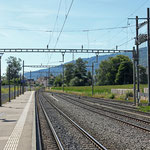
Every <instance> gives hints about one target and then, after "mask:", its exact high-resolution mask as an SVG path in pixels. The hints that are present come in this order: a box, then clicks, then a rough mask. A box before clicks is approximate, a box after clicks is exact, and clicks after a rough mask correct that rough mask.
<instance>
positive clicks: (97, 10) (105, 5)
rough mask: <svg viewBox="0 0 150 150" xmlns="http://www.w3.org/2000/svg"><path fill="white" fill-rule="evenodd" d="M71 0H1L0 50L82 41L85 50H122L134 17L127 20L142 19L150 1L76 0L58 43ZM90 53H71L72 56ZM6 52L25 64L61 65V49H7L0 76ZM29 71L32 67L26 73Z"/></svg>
mask: <svg viewBox="0 0 150 150" xmlns="http://www.w3.org/2000/svg"><path fill="white" fill-rule="evenodd" d="M60 1H61V3H60ZM71 1H72V0H55V1H52V0H44V1H42V0H7V1H6V0H0V48H46V47H47V44H49V48H81V46H82V45H83V48H100V49H114V48H115V47H116V45H118V49H121V50H124V49H132V48H133V46H134V43H135V41H134V40H133V38H134V37H135V20H128V18H129V17H132V18H134V17H135V16H139V17H146V12H147V7H150V0H125V1H124V0H74V1H73V5H72V7H71V9H70V12H69V15H68V18H67V20H66V23H65V26H64V28H63V32H62V33H61V35H60V38H59V40H58V43H57V44H56V41H57V39H58V35H59V33H60V31H61V28H62V25H63V22H64V20H65V17H66V14H67V12H68V10H69V7H70V5H71ZM59 6H60V9H58V8H59ZM58 12H59V13H58ZM120 27H121V28H120ZM124 27H125V28H124ZM112 28H113V29H112ZM114 28H115V29H114ZM95 29H96V30H95ZM97 29H98V30H97ZM47 31H54V32H47ZM145 32H146V28H143V30H141V33H145ZM143 46H145V45H143ZM94 55H95V54H75V56H74V58H75V59H77V58H79V57H82V58H88V57H91V56H94ZM9 56H15V57H17V58H21V59H22V60H24V61H25V65H34V64H37V65H39V64H46V65H59V64H61V63H60V61H61V60H62V55H61V54H59V53H58V54H56V53H21V54H17V53H15V54H14V53H9V54H8V53H5V54H4V55H3V56H2V74H5V72H6V67H7V63H6V59H8V57H9ZM72 59H73V58H72V54H65V62H68V61H71V60H72ZM30 70H31V71H32V70H35V69H32V68H28V69H27V68H26V70H25V71H30ZM36 70H37V69H36Z"/></svg>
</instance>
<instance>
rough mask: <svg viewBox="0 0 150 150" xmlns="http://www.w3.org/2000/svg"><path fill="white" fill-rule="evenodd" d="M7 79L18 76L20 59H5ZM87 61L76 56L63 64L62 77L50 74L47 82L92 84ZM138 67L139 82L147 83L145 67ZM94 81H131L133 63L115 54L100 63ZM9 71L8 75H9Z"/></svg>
mask: <svg viewBox="0 0 150 150" xmlns="http://www.w3.org/2000/svg"><path fill="white" fill-rule="evenodd" d="M6 61H7V64H8V67H7V70H6V76H7V79H9V77H10V80H12V79H13V78H19V71H20V70H21V59H17V58H16V57H12V56H11V57H9V58H8V59H7V60H6ZM86 65H87V62H86V61H84V60H83V59H81V58H78V59H77V60H76V62H75V63H68V64H65V65H64V78H63V75H62V74H60V75H58V76H56V77H54V76H52V75H51V77H50V79H49V83H50V84H51V85H53V86H62V84H63V81H64V84H65V86H90V85H91V84H92V75H91V72H90V71H87V66H86ZM139 68H140V83H141V84H145V83H147V74H146V68H144V67H142V66H139ZM95 72H96V74H95V75H94V81H95V84H96V85H120V84H132V83H133V63H132V61H131V60H130V59H129V57H127V56H124V55H117V56H116V57H110V58H109V59H108V60H104V61H102V62H101V63H100V65H99V68H98V69H97V70H96V71H95ZM9 73H10V75H9Z"/></svg>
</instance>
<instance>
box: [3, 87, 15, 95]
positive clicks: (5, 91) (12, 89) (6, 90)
mask: <svg viewBox="0 0 150 150" xmlns="http://www.w3.org/2000/svg"><path fill="white" fill-rule="evenodd" d="M10 91H11V92H12V91H14V88H11V89H10ZM2 93H3V94H7V93H9V88H2Z"/></svg>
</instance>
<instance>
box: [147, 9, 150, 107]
mask: <svg viewBox="0 0 150 150" xmlns="http://www.w3.org/2000/svg"><path fill="white" fill-rule="evenodd" d="M147 37H148V38H147V41H148V44H147V47H148V105H149V106H150V12H149V8H147Z"/></svg>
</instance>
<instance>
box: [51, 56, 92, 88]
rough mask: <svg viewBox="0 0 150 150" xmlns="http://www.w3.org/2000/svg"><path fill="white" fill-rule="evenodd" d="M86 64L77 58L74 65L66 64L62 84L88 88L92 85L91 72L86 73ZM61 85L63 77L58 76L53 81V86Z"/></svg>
mask: <svg viewBox="0 0 150 150" xmlns="http://www.w3.org/2000/svg"><path fill="white" fill-rule="evenodd" d="M86 63H87V62H85V61H83V60H82V59H81V58H78V59H77V60H76V62H75V63H68V64H66V65H65V66H64V67H65V71H64V83H65V85H66V86H90V85H91V84H92V75H91V72H87V69H86ZM62 84H63V76H62V74H60V75H59V76H57V77H56V78H55V80H54V86H61V85H62Z"/></svg>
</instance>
